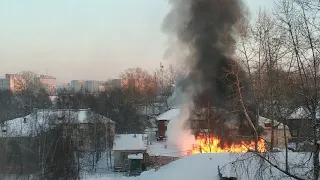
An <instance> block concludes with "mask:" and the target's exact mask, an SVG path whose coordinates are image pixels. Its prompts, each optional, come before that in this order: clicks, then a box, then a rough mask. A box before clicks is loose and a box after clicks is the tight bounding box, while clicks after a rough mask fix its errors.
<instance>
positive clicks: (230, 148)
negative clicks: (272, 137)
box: [190, 135, 267, 154]
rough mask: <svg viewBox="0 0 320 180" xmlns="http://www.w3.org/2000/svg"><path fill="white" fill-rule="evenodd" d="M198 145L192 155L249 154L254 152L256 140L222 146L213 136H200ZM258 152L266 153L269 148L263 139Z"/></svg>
mask: <svg viewBox="0 0 320 180" xmlns="http://www.w3.org/2000/svg"><path fill="white" fill-rule="evenodd" d="M196 141H197V143H198V144H196V145H194V146H193V148H192V150H191V152H190V153H191V154H199V153H220V152H234V153H240V152H243V153H245V152H248V151H250V150H252V151H254V149H255V142H254V140H251V141H247V140H241V141H239V142H237V143H235V142H234V143H231V144H227V143H225V144H221V140H220V139H219V138H217V137H215V136H213V135H211V136H204V135H201V136H198V137H197V138H196ZM258 151H259V152H266V151H267V148H266V145H265V142H264V140H263V139H259V140H258Z"/></svg>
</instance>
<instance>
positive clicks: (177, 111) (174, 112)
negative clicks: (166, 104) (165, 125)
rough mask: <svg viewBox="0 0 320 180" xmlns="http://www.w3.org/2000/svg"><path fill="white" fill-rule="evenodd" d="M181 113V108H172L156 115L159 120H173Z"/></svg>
mask: <svg viewBox="0 0 320 180" xmlns="http://www.w3.org/2000/svg"><path fill="white" fill-rule="evenodd" d="M179 114H180V109H170V110H168V111H166V112H164V113H163V114H160V115H159V116H157V117H156V119H157V120H169V121H170V120H172V119H173V118H176V117H177V116H178V115H179Z"/></svg>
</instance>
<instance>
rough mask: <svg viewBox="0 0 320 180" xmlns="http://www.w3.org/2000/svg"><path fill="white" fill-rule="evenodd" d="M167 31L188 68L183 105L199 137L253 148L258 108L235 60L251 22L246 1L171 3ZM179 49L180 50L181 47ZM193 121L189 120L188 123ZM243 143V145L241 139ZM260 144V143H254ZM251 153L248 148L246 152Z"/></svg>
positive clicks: (179, 98)
mask: <svg viewBox="0 0 320 180" xmlns="http://www.w3.org/2000/svg"><path fill="white" fill-rule="evenodd" d="M170 4H171V11H170V12H169V14H168V15H167V17H166V18H165V20H164V31H165V33H167V34H168V35H169V38H172V42H174V44H173V46H174V48H175V49H170V51H174V50H176V49H178V51H177V52H176V53H178V54H179V55H181V56H183V57H182V59H184V64H186V65H187V68H188V74H187V75H186V78H185V79H184V80H183V81H181V82H180V83H178V84H177V87H178V88H177V89H178V90H179V93H176V94H178V96H177V97H176V99H177V103H178V106H179V105H180V106H186V104H187V107H188V110H189V112H188V114H189V117H185V118H183V121H186V123H189V125H190V127H191V130H192V131H193V133H194V134H195V136H196V138H202V137H204V136H205V137H207V139H206V142H205V143H207V141H208V143H209V141H212V142H210V143H211V144H214V143H215V142H216V141H218V144H217V145H218V146H219V147H220V148H222V149H225V148H224V147H223V146H225V145H228V146H229V147H233V145H237V146H238V145H239V146H241V147H242V145H243V144H244V145H245V146H250V147H251V145H252V142H253V141H254V142H256V141H258V143H260V144H259V147H256V148H260V147H261V148H262V149H261V151H262V150H264V149H265V148H264V143H263V142H260V141H262V140H260V139H258V140H257V137H258V136H259V133H260V132H261V130H260V129H259V128H258V120H257V119H256V118H257V117H256V115H255V114H256V113H255V111H256V109H255V107H256V106H255V104H254V103H253V102H254V101H253V99H252V97H253V93H252V90H251V84H250V81H249V79H248V77H247V74H246V72H245V70H244V69H243V68H242V66H241V65H240V64H238V61H237V60H236V59H235V58H234V54H235V46H236V39H237V36H239V34H240V29H239V28H238V26H237V25H238V24H239V23H246V18H247V17H246V13H245V9H246V7H245V6H244V4H243V3H242V1H241V0H228V1H221V0H202V1H198V0H188V1H179V0H173V1H170ZM177 47H179V48H177ZM213 107H214V108H213ZM189 120H190V121H189ZM239 138H240V140H239ZM254 144H256V143H254ZM247 149H248V148H247Z"/></svg>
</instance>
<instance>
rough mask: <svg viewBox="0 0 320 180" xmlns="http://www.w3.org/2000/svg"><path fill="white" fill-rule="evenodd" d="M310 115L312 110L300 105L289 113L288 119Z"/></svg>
mask: <svg viewBox="0 0 320 180" xmlns="http://www.w3.org/2000/svg"><path fill="white" fill-rule="evenodd" d="M309 115H310V112H309V110H308V109H307V108H304V107H299V108H297V109H295V110H294V111H293V112H292V113H291V114H290V115H289V117H288V119H303V118H307V117H308V116H309Z"/></svg>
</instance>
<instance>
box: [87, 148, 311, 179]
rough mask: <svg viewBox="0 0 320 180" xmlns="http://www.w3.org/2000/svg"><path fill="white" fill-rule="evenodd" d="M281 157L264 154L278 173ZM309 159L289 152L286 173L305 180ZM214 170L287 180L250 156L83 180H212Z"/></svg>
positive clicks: (207, 157) (199, 159) (215, 157)
mask: <svg viewBox="0 0 320 180" xmlns="http://www.w3.org/2000/svg"><path fill="white" fill-rule="evenodd" d="M284 157H285V156H284V153H271V154H270V153H269V154H265V158H267V159H268V160H269V161H270V162H272V163H274V164H276V165H278V166H279V167H281V168H282V169H285V165H284V163H283V162H284V160H285V158H284ZM311 159H312V158H311ZM311 159H310V154H307V153H306V154H302V153H292V152H290V153H289V166H290V167H291V168H290V172H291V173H292V174H294V175H296V176H298V177H303V178H304V179H308V178H309V177H308V175H310V174H309V173H307V172H308V170H310V165H311ZM218 166H219V167H220V169H221V173H222V174H223V176H229V177H230V176H234V177H237V178H238V179H239V180H251V179H252V180H254V179H268V180H273V179H290V178H288V176H286V175H285V174H284V173H282V172H280V171H279V170H277V169H276V168H274V167H272V166H270V164H269V163H266V162H265V161H264V162H263V161H261V158H257V157H256V156H255V155H254V154H253V153H246V154H240V153H207V154H196V155H191V156H186V157H184V158H181V159H179V160H177V161H174V162H171V163H169V164H167V165H165V166H163V167H161V168H159V169H158V170H154V169H152V170H150V171H147V172H143V173H142V174H141V175H140V176H139V177H124V176H122V175H121V174H114V173H110V174H96V175H92V176H89V177H87V178H86V180H116V179H120V180H178V179H182V180H197V179H201V180H213V179H217V178H218Z"/></svg>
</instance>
